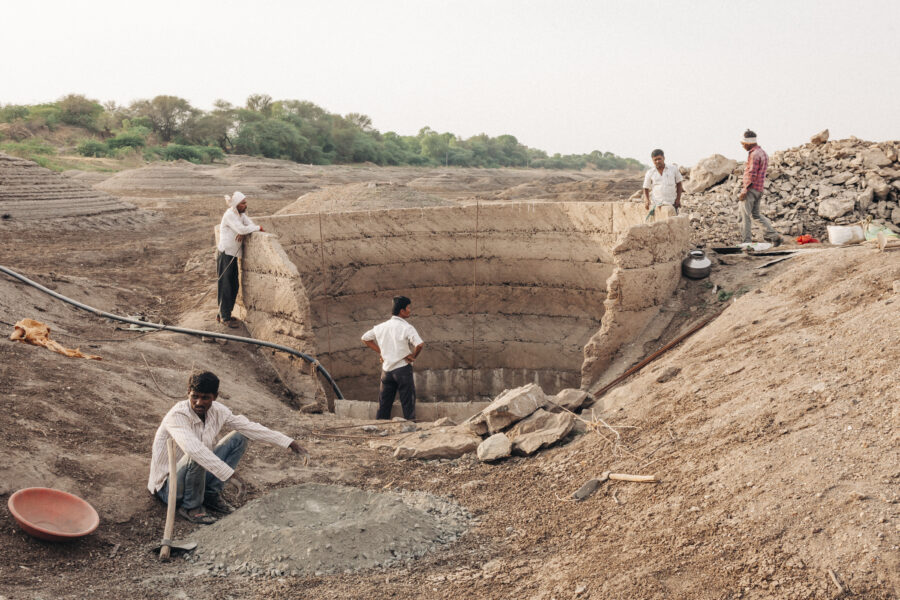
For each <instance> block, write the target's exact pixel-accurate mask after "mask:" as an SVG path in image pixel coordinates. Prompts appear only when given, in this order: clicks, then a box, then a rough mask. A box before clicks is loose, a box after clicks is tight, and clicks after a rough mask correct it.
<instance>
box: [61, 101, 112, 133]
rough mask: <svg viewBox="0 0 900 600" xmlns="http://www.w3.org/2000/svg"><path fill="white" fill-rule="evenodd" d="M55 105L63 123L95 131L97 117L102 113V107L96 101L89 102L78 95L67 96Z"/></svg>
mask: <svg viewBox="0 0 900 600" xmlns="http://www.w3.org/2000/svg"><path fill="white" fill-rule="evenodd" d="M56 105H57V106H58V107H59V113H60V120H61V121H62V122H63V123H66V124H68V125H74V126H76V127H84V128H85V129H88V130H90V131H96V129H97V117H99V116H100V114H101V113H102V112H103V107H102V106H101V105H100V103H99V102H97V101H96V100H89V99H88V98H85V97H84V96H82V95H80V94H69V95H68V96H65V97H64V98H62V99H61V100H60V101H59V102H57V103H56Z"/></svg>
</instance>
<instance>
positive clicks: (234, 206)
mask: <svg viewBox="0 0 900 600" xmlns="http://www.w3.org/2000/svg"><path fill="white" fill-rule="evenodd" d="M225 202H227V203H228V210H226V211H225V214H224V215H222V222H221V224H220V225H219V246H218V248H217V249H218V253H217V254H216V275H217V276H218V280H217V281H218V291H219V313H218V314H217V315H216V321H218V322H219V323H225V324H226V325H228V326H229V327H231V328H232V329H234V328H236V327H238V322H237V321H236V320H235V319H233V318H232V317H231V311H232V310H233V309H234V301H235V300H236V299H237V293H238V286H239V285H240V283H239V282H238V265H237V259H239V258H240V257H241V256H242V255H243V253H244V245H243V242H244V239H246V238H247V236H249V235H250V234H251V233H254V232H256V231H262V230H263V228H262V227H260V226H259V225H257V224H256V223H254V222H253V221H251V220H250V217H248V216H247V197H246V196H244V195H243V194H242V193H240V192H235V193H234V194H232V195H231V196H225Z"/></svg>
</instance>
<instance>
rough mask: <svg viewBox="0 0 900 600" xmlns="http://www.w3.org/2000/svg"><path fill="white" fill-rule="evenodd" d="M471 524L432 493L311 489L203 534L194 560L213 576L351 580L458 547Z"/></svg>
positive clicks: (276, 496) (288, 492)
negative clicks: (349, 576) (339, 576)
mask: <svg viewBox="0 0 900 600" xmlns="http://www.w3.org/2000/svg"><path fill="white" fill-rule="evenodd" d="M469 519H470V516H469V514H468V513H467V512H466V511H465V510H464V509H463V508H460V507H459V506H456V505H455V504H451V503H449V502H447V501H445V500H441V499H440V498H438V497H436V496H432V495H430V494H424V493H414V492H403V493H399V494H394V493H373V492H368V491H364V490H359V489H356V488H351V487H344V486H337V485H322V484H314V483H309V484H303V485H298V486H293V487H287V488H282V489H280V490H277V491H274V492H272V493H271V494H267V495H265V496H263V497H261V498H257V499H256V500H253V501H251V502H248V503H247V504H245V505H244V506H243V507H241V508H240V509H239V510H237V511H235V512H234V513H232V514H231V515H229V516H227V517H225V518H224V519H222V520H221V521H219V522H218V523H216V524H215V525H212V526H210V527H206V528H204V529H202V530H199V531H197V532H195V533H194V534H193V535H192V539H193V540H195V541H196V542H197V543H198V549H197V552H196V555H197V556H196V557H195V558H194V560H196V561H199V562H200V563H203V564H205V565H206V566H207V568H208V569H209V571H210V573H213V574H219V573H224V574H229V573H235V574H242V575H262V576H272V577H278V576H281V575H286V574H290V575H300V574H304V575H311V574H313V573H315V574H316V575H320V574H322V573H336V572H337V573H339V572H344V573H349V572H352V571H357V570H359V569H371V568H374V567H383V566H388V565H392V564H394V563H398V562H402V561H406V560H411V559H414V558H418V557H419V556H422V555H424V554H425V553H426V552H429V551H434V550H436V549H437V548H438V547H439V546H441V545H443V544H447V543H450V542H454V541H456V540H457V538H459V536H460V535H462V533H463V531H465V529H466V527H467V523H468V521H469Z"/></svg>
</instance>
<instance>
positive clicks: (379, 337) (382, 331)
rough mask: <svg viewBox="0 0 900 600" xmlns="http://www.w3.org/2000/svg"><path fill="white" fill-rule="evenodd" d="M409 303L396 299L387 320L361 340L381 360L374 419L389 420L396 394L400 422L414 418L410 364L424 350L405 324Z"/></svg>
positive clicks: (412, 381) (413, 390)
mask: <svg viewBox="0 0 900 600" xmlns="http://www.w3.org/2000/svg"><path fill="white" fill-rule="evenodd" d="M411 303H412V301H411V300H410V299H409V298H407V297H406V296H396V297H395V298H394V306H393V310H392V311H391V314H392V315H393V316H392V317H391V318H390V319H388V320H387V321H385V322H384V323H379V324H378V325H376V326H375V327H373V328H372V329H370V330H369V331H367V332H365V333H364V334H363V336H362V342H363V344H365V345H366V346H368V347H369V348H371V349H372V350H374V351H375V352H377V353H378V357H379V358H380V359H381V391H380V396H379V399H378V412H377V413H376V415H375V418H376V419H390V418H391V408H393V406H394V396H395V395H396V394H397V392H398V391H399V392H400V406H401V407H402V408H403V418H404V419H407V420H409V421H412V420H413V419H415V418H416V384H415V381H414V380H413V368H412V365H413V362H415V360H416V357H417V356H419V353H420V352H421V351H422V348H423V347H424V346H425V342H423V341H422V338H421V337H419V333H418V332H417V331H416V328H415V327H413V326H412V325H410V324H409V323H407V322H406V319H408V318H409V315H410V313H411V309H410V308H409V305H410V304H411Z"/></svg>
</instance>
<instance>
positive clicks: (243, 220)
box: [218, 208, 259, 258]
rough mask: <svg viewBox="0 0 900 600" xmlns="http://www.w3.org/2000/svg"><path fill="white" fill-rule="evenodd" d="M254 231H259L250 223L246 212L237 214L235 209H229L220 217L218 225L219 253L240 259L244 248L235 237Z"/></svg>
mask: <svg viewBox="0 0 900 600" xmlns="http://www.w3.org/2000/svg"><path fill="white" fill-rule="evenodd" d="M255 231H259V225H257V224H256V223H254V222H253V221H251V220H250V217H248V216H247V213H246V212H243V213H239V212H238V211H237V210H236V209H234V208H229V209H228V210H226V211H225V214H224V215H222V222H221V223H220V224H219V245H218V249H219V252H221V253H223V254H227V255H228V256H236V257H237V258H240V257H241V256H243V254H244V246H243V244H242V243H241V242H239V241H237V239H236V237H237V236H238V235H247V234H248V233H253V232H255Z"/></svg>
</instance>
